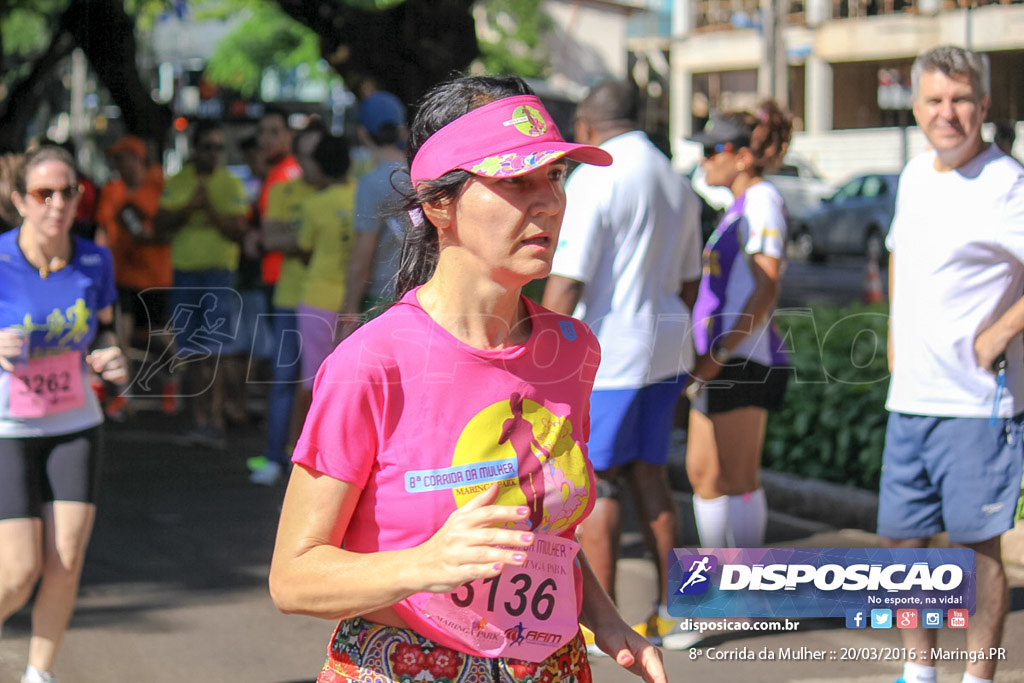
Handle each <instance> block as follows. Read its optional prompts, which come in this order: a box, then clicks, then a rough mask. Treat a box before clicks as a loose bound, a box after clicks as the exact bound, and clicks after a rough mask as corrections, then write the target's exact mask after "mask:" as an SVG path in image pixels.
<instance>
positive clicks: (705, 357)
mask: <svg viewBox="0 0 1024 683" xmlns="http://www.w3.org/2000/svg"><path fill="white" fill-rule="evenodd" d="M791 133H792V123H791V120H790V116H789V115H788V114H787V113H785V112H783V111H782V110H781V109H780V108H779V107H778V105H776V104H775V103H774V102H771V101H766V102H764V103H762V105H761V106H760V108H759V109H758V111H757V112H756V113H749V112H740V113H730V114H723V115H716V116H713V117H712V119H711V120H710V121H709V122H708V125H707V127H705V128H704V130H703V131H701V132H700V133H698V134H696V135H695V136H693V139H694V140H695V141H697V142H699V143H701V144H702V145H704V161H703V162H702V165H703V167H704V170H705V173H706V176H707V182H708V184H709V185H716V186H720V187H727V188H729V189H730V190H731V191H732V194H733V197H734V201H733V204H732V206H730V207H729V209H728V210H727V211H726V213H725V216H723V218H722V220H721V222H720V223H719V224H718V227H716V228H715V231H714V232H713V233H712V234H711V237H710V238H708V243H707V245H706V246H705V248H704V273H703V276H702V278H701V284H700V290H699V293H698V295H697V303H696V305H695V306H694V310H693V319H694V325H695V327H694V335H693V337H694V345H695V346H696V349H697V353H698V354H700V357H699V358H698V359H697V367H696V369H695V370H694V372H693V376H694V380H695V381H694V383H693V384H692V385H691V386H690V387H689V388H688V390H687V393H688V395H690V397H691V399H692V406H691V408H692V409H691V410H690V424H689V430H688V444H687V455H686V471H687V474H688V475H689V478H690V482H691V483H692V485H693V490H694V494H695V495H694V497H693V508H694V516H695V518H696V522H697V530H698V532H699V533H700V540H701V545H703V546H706V547H739V548H743V547H759V546H760V545H761V544H762V543H763V542H764V531H765V523H766V521H767V505H766V503H765V498H764V491H763V490H762V489H761V484H760V476H759V473H760V463H761V447H762V445H763V443H764V432H765V425H766V422H767V415H768V411H769V410H778V409H779V408H781V406H782V399H783V396H784V394H785V390H786V380H787V374H786V370H785V369H784V368H781V367H778V366H782V365H785V363H786V357H785V353H784V352H783V351H782V340H781V339H780V338H779V336H778V334H777V333H776V330H775V327H774V324H773V323H772V311H773V309H774V308H775V302H776V300H777V299H778V295H779V281H780V279H781V277H782V270H783V259H784V256H785V249H786V207H785V203H784V202H783V200H782V196H781V195H780V194H779V192H778V190H776V189H775V187H774V186H773V185H772V184H771V183H769V182H767V181H766V180H765V179H764V173H765V172H766V171H769V170H771V169H773V168H775V167H776V166H778V165H779V164H780V163H781V162H782V158H783V157H784V156H785V154H786V148H787V146H788V145H789V139H790V135H791Z"/></svg>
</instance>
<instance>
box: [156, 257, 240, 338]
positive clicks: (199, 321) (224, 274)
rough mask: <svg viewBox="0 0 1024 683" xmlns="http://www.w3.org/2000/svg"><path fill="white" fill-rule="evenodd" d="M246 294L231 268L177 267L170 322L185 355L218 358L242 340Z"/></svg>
mask: <svg viewBox="0 0 1024 683" xmlns="http://www.w3.org/2000/svg"><path fill="white" fill-rule="evenodd" d="M241 310H242V296H241V295H240V294H239V293H238V291H237V290H236V289H235V274H234V273H232V272H231V271H229V270H219V269H212V270H196V271H182V270H176V271H174V287H173V288H172V289H171V296H170V312H169V313H168V322H167V325H168V327H170V328H171V329H172V330H173V332H174V343H175V344H176V345H177V347H178V354H179V355H181V356H200V357H204V358H205V357H210V356H212V357H214V358H218V357H220V355H221V354H222V353H225V352H226V350H230V349H232V348H233V347H234V346H235V345H237V343H238V337H239V331H238V328H239V325H238V318H239V313H240V312H241Z"/></svg>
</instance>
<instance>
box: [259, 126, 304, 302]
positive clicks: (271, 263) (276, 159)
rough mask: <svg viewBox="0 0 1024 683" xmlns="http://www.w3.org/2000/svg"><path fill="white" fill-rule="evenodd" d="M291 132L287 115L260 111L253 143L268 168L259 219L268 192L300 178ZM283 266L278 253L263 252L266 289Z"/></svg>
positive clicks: (265, 208) (282, 260) (282, 255)
mask: <svg viewBox="0 0 1024 683" xmlns="http://www.w3.org/2000/svg"><path fill="white" fill-rule="evenodd" d="M293 135H294V132H293V131H292V129H291V127H289V125H288V112H286V111H285V110H284V109H282V108H280V107H275V106H269V107H267V108H266V109H264V110H263V115H262V116H261V117H260V121H259V125H258V127H257V129H256V139H257V140H258V141H259V146H260V151H261V152H262V153H263V158H264V160H265V162H266V164H267V166H269V170H268V171H267V177H266V178H264V179H263V187H262V188H261V189H260V196H259V200H258V201H257V206H258V208H259V212H260V217H261V219H262V216H263V215H264V214H266V212H267V198H269V197H270V188H272V187H273V186H274V185H276V184H278V183H283V182H286V181H289V180H295V179H296V178H298V177H299V176H301V175H302V169H301V168H300V167H299V162H298V161H296V159H295V155H294V154H292V137H293ZM283 262H284V254H283V253H281V252H280V251H265V252H264V254H263V283H264V284H267V285H274V284H277V278H278V277H279V276H280V274H281V264H282V263H283Z"/></svg>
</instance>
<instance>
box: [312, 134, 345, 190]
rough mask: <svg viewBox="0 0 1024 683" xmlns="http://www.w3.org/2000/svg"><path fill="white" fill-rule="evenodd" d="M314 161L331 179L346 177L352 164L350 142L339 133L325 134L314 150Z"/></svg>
mask: <svg viewBox="0 0 1024 683" xmlns="http://www.w3.org/2000/svg"><path fill="white" fill-rule="evenodd" d="M313 161H315V162H316V164H317V166H319V167H320V170H321V171H323V174H324V175H325V176H327V177H328V178H330V179H331V180H342V179H344V178H345V176H347V175H348V169H349V166H351V165H352V157H351V156H350V155H349V151H348V142H346V141H345V138H343V137H339V136H337V135H330V134H328V135H324V136H323V137H322V138H321V139H320V142H318V143H317V145H316V149H314V150H313Z"/></svg>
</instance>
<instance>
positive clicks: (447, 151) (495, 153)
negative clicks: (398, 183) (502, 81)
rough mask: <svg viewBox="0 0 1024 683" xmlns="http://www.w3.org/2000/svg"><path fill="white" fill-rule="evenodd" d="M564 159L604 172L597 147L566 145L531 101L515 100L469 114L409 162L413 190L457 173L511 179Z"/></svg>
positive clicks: (607, 158)
mask: <svg viewBox="0 0 1024 683" xmlns="http://www.w3.org/2000/svg"><path fill="white" fill-rule="evenodd" d="M562 157H567V158H569V159H573V160H575V161H581V162H583V163H585V164H593V165H595V166H608V165H609V164H611V163H612V155H611V154H609V153H608V152H606V151H604V150H603V149H601V148H600V147H594V146H592V145H580V144H576V143H571V142H566V141H565V140H564V139H563V138H562V135H561V133H559V132H558V127H557V126H556V125H555V123H554V119H553V118H552V116H551V115H550V114H549V113H548V112H547V110H546V109H545V108H544V105H543V104H542V103H541V101H540V98H538V97H536V96H534V95H516V96H514V97H506V98H503V99H500V100H495V101H494V102H491V103H489V104H485V105H484V106H482V107H478V108H476V109H473V110H471V111H469V112H467V113H465V114H463V115H462V116H460V117H459V118H457V119H455V120H454V121H452V122H450V123H448V125H446V126H444V127H443V128H441V129H440V130H438V131H437V132H435V133H434V134H433V135H431V136H430V137H429V138H427V140H426V141H425V142H424V143H423V145H422V146H421V147H420V148H419V150H418V151H417V152H416V157H415V158H414V159H413V161H412V168H411V169H410V174H411V176H412V182H413V184H414V185H416V184H418V183H420V182H422V181H424V180H435V179H437V178H440V177H441V176H443V175H444V174H445V173H448V172H449V171H454V170H455V169H462V170H464V171H469V172H470V173H473V174H474V175H479V176H485V177H488V178H511V177H514V176H519V175H523V174H525V173H529V172H530V171H533V170H534V169H537V168H540V167H541V166H545V165H547V164H550V163H551V162H553V161H555V160H557V159H560V158H562Z"/></svg>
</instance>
